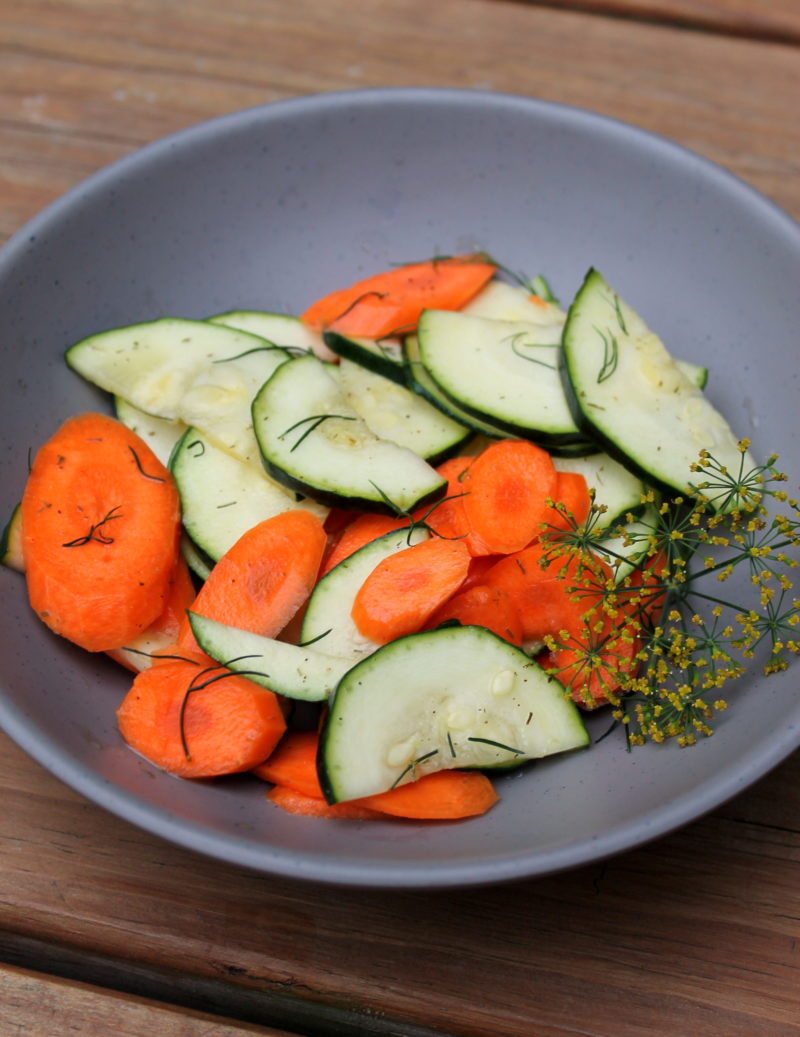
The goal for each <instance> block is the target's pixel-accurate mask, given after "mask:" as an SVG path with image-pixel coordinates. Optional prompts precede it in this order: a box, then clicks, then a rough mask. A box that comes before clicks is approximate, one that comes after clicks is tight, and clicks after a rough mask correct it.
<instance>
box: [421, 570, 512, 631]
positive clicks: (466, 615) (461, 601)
mask: <svg viewBox="0 0 800 1037" xmlns="http://www.w3.org/2000/svg"><path fill="white" fill-rule="evenodd" d="M454 619H455V620H458V622H459V623H462V624H463V625H464V626H481V627H486V629H487V630H491V631H492V632H493V633H495V634H497V636H498V637H502V638H503V639H504V640H506V641H509V642H510V643H511V644H514V645H517V646H520V645H521V644H522V641H523V637H522V622H521V621H520V618H519V614H518V612H517V609H516V607H515V605H514V602H513V601H512V600H511V596H510V595H509V594H508V592H507V591H504V590H502V589H501V588H499V587H488V586H486V584H475V585H473V586H472V587H468V588H467V589H466V590H461V591H459V592H458V594H454V595H453V597H452V598H450V600H449V601H446V602H445V603H444V604H443V605H440V606H439V608H438V609H437V610H436V611H435V612H434V613H433V615H432V616H431V618H430V619H429V620H428V623H427V627H428V628H429V629H433V628H434V627H437V626H440V625H441V624H442V623H446V622H448V621H449V620H454Z"/></svg>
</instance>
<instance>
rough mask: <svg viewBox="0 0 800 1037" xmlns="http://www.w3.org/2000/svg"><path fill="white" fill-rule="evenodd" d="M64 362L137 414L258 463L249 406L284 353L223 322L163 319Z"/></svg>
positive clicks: (107, 337)
mask: <svg viewBox="0 0 800 1037" xmlns="http://www.w3.org/2000/svg"><path fill="white" fill-rule="evenodd" d="M66 359H67V363H68V364H69V366H70V367H71V368H72V369H73V370H74V371H76V372H77V373H78V374H80V375H82V376H83V377H84V378H86V379H87V380H88V381H90V382H93V383H94V384H95V385H97V386H99V387H100V388H101V389H105V390H106V391H107V392H111V393H113V394H115V395H117V396H122V397H124V398H125V399H126V400H128V401H129V402H130V403H132V404H133V406H134V407H137V408H138V409H139V410H142V411H145V412H146V413H147V414H152V415H155V416H156V417H160V418H167V419H169V420H172V421H182V422H183V423H184V424H186V425H193V426H194V427H196V428H199V429H201V430H202V431H203V432H204V433H206V435H209V436H212V437H213V438H214V439H215V440H216V441H217V442H218V443H219V444H220V445H221V446H224V447H225V448H226V449H228V450H231V451H232V452H233V453H235V454H237V455H238V456H239V457H242V458H244V459H245V460H250V461H252V462H253V463H259V456H258V450H257V448H256V444H255V441H254V439H253V431H252V425H251V415H250V404H251V402H252V400H253V397H254V396H255V394H256V393H257V392H258V390H259V388H260V387H261V386H262V385H263V383H264V381H265V380H266V379H267V378H269V376H270V375H271V374H272V373H273V371H275V369H276V368H277V367H279V366H280V365H281V364H282V363H285V361H287V360H288V359H289V354H288V353H286V352H285V351H284V350H282V349H278V348H276V347H275V346H273V345H271V344H270V343H269V342H267V341H266V340H265V339H263V338H258V337H256V336H255V335H248V334H247V333H246V332H243V331H236V330H235V329H233V328H228V327H225V326H224V325H221V324H210V323H208V322H207V321H196V320H183V319H180V318H175V317H164V318H161V319H160V320H155V321H149V322H147V323H144V324H133V325H129V326H127V327H124V328H114V329H113V330H111V331H105V332H101V333H100V334H98V335H91V336H90V337H89V338H86V339H83V341H81V342H78V343H76V344H75V345H74V346H71V347H70V349H68V350H67V354H66Z"/></svg>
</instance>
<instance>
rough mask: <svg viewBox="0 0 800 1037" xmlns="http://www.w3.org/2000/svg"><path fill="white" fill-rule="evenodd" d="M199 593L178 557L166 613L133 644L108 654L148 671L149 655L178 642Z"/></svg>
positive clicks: (131, 666) (171, 581)
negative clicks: (179, 632)
mask: <svg viewBox="0 0 800 1037" xmlns="http://www.w3.org/2000/svg"><path fill="white" fill-rule="evenodd" d="M196 593H197V592H196V591H195V587H194V584H193V583H192V576H191V573H190V572H189V566H188V565H187V564H186V562H185V561H184V560H183V557H182V556H180V555H179V556H178V563H177V565H176V566H175V569H174V571H173V573H172V576H171V577H170V581H169V592H168V597H167V603H166V605H165V607H164V611H163V612H162V613H161V615H160V616H159V617H158V618H157V619H156V620H155V621H154V622H153V623H151V624H150V626H149V627H148V628H147V630H145V631H144V632H143V633H142V634H140V635H139V637H137V638H136V639H135V640H134V641H133V643H130V644H127V645H125V647H124V648H115V649H112V650H111V651H110V652H108V653H107V654H108V655H109V656H110V657H111V658H112V659H113V660H114V661H115V662H118V663H120V664H121V665H122V666H125V667H127V669H129V670H134V671H135V672H137V673H138V672H139V670H144V669H147V667H148V666H149V665H150V663H151V659H150V654H152V653H154V652H157V651H159V650H160V649H164V648H166V647H167V646H168V645H172V644H174V643H175V640H176V638H177V636H178V631H179V630H180V626H181V623H182V622H183V620H184V617H185V616H186V610H187V609H188V608H189V606H190V605H191V604H192V602H193V601H194V599H195V596H196ZM140 653H141V654H140Z"/></svg>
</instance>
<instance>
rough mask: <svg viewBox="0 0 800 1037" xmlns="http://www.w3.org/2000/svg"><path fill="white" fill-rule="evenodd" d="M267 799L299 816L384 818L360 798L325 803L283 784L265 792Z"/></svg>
mask: <svg viewBox="0 0 800 1037" xmlns="http://www.w3.org/2000/svg"><path fill="white" fill-rule="evenodd" d="M267 799H268V800H269V801H270V802H271V803H274V804H275V806H276V807H280V808H281V809H282V810H285V811H286V813H287V814H296V815H298V816H300V817H322V818H327V819H328V820H339V821H376V820H380V819H381V818H385V815H384V814H379V813H378V811H377V810H372V809H371V808H370V807H367V806H364V805H363V804H362V802H361V800H353V801H352V802H349V803H326V801H325V800H324V799H323V798H322V796H308V795H306V794H305V793H303V792H298V791H297V790H296V789H290V788H287V786H285V785H276V786H275V787H274V788H271V789H270V790H269V792H268V793H267Z"/></svg>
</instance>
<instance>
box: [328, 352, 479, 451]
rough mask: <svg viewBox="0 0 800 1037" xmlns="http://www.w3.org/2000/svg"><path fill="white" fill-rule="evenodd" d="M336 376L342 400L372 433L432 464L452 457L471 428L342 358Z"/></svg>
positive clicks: (403, 388) (392, 383)
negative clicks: (343, 399) (344, 400)
mask: <svg viewBox="0 0 800 1037" xmlns="http://www.w3.org/2000/svg"><path fill="white" fill-rule="evenodd" d="M336 377H337V381H338V382H339V388H340V389H341V391H342V392H343V394H344V398H345V399H346V400H347V402H348V403H349V404H350V406H351V407H352V408H353V410H354V411H356V413H357V414H359V415H360V416H361V417H362V418H363V419H364V421H365V422H366V423H367V425H368V427H369V429H370V431H371V432H374V433H375V435H376V436H380V438H381V439H388V440H389V441H390V442H392V443H397V445H398V446H404V447H406V448H407V449H408V450H413V451H414V453H415V454H417V455H418V456H419V457H423V458H425V460H426V461H429V462H430V463H431V464H437V463H438V462H439V461H443V460H444V459H445V458H446V457H449V456H450V455H451V454H454V453H455V452H456V451H457V450H458V449H459V447H460V446H461V445H462V443H464V442H465V441H466V440H467V439H468V438H469V437H470V436H471V435H472V429H471V428H469V427H468V426H466V425H462V424H461V422H458V421H455V420H454V419H453V418H450V417H448V416H447V415H446V414H444V413H442V411H440V410H439V409H438V408H437V407H434V406H433V404H432V403H429V402H428V401H427V400H426V399H424V397H422V396H419V395H418V394H417V393H414V392H412V391H411V390H410V389H407V388H406V387H405V386H404V385H398V384H397V382H394V381H392V380H391V379H389V378H384V376H383V375H380V374H375V373H374V372H373V371H370V370H369V369H368V368H366V367H362V366H361V365H360V364H356V363H354V362H353V361H352V360H347V359H345V358H344V357H342V359H341V361H340V363H339V366H338V367H337V368H336Z"/></svg>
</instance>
